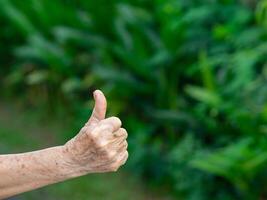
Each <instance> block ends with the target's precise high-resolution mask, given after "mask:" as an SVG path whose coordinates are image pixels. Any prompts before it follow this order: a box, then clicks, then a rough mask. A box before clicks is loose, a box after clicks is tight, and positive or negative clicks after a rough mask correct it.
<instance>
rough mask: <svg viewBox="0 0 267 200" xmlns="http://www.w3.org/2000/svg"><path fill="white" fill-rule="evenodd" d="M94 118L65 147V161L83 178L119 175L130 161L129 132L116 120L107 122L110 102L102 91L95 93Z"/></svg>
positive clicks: (112, 118) (109, 119)
mask: <svg viewBox="0 0 267 200" xmlns="http://www.w3.org/2000/svg"><path fill="white" fill-rule="evenodd" d="M94 99H95V107H94V110H93V113H92V116H91V117H90V119H89V120H88V122H87V123H86V124H85V126H84V127H83V128H82V129H81V130H80V132H79V134H78V135H76V136H75V137H74V138H73V139H71V140H70V141H68V142H67V143H66V144H65V145H64V146H63V152H64V157H65V158H66V160H67V162H68V163H69V164H71V166H73V167H75V168H77V169H78V170H79V171H81V172H82V173H83V174H87V173H94V172H110V171H117V170H118V168H119V167H120V166H121V165H123V164H124V163H125V162H126V160H127V158H128V152H127V146H128V144H127V141H126V138H127V131H126V130H125V129H124V128H121V125H122V124H121V121H120V119H119V118H117V117H110V118H107V119H105V115H106V108H107V102H106V98H105V96H104V94H103V93H102V92H101V91H100V90H96V91H95V92H94Z"/></svg>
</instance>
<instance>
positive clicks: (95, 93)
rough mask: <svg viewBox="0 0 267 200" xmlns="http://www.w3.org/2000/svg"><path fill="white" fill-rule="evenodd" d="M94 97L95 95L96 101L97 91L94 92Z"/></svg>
mask: <svg viewBox="0 0 267 200" xmlns="http://www.w3.org/2000/svg"><path fill="white" fill-rule="evenodd" d="M93 95H94V98H95V99H96V97H97V90H95V91H94V93H93Z"/></svg>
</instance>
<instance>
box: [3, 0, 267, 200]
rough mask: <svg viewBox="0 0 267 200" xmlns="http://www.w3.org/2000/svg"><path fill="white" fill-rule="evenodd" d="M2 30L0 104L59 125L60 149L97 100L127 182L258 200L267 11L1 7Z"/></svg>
mask: <svg viewBox="0 0 267 200" xmlns="http://www.w3.org/2000/svg"><path fill="white" fill-rule="evenodd" d="M0 27H1V29H0V41H1V42H0V81H1V82H0V83H1V96H2V99H5V101H10V102H13V104H18V105H20V106H22V107H24V108H27V109H28V110H33V111H34V112H38V113H39V112H40V113H42V116H47V117H46V118H49V119H51V116H53V117H54V118H57V119H60V120H61V121H64V122H66V121H67V122H68V123H66V124H68V128H66V129H65V130H64V131H63V134H62V135H60V136H58V137H59V138H60V139H61V141H62V140H64V141H65V140H67V139H69V138H71V137H72V136H74V135H75V133H76V132H77V131H78V130H79V128H80V126H81V124H83V123H84V122H85V121H86V119H87V118H88V116H89V115H90V108H92V106H93V101H92V98H91V97H90V95H91V92H92V91H93V90H94V89H102V90H103V91H104V93H105V94H106V96H107V98H108V103H109V107H108V110H109V115H116V116H119V117H120V118H121V119H122V121H123V122H124V126H125V127H126V128H127V130H128V132H129V152H130V158H129V161H128V163H127V167H126V168H127V171H128V173H130V176H138V177H140V179H141V178H142V181H143V182H144V183H145V184H149V185H152V186H153V188H164V190H167V191H170V193H172V194H173V196H174V197H175V198H177V199H189V200H202V199H203V200H204V199H222V200H227V199H265V198H267V137H266V134H267V125H266V122H267V101H266V99H267V84H266V83H267V82H266V81H267V1H266V0H259V1H256V0H254V1H253V0H239V1H234V0H154V1H152V0H150V1H149V0H135V1H130V0H110V1H108V0H98V1H91V0H77V1H70V0H68V1H67V0H65V1H64V0H24V1H19V0H10V1H8V0H2V1H0ZM53 117H52V118H53ZM10 134H11V133H10ZM14 138H15V137H14Z"/></svg>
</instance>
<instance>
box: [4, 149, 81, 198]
mask: <svg viewBox="0 0 267 200" xmlns="http://www.w3.org/2000/svg"><path fill="white" fill-rule="evenodd" d="M63 154H64V152H63V153H62V147H61V146H58V147H53V148H48V149H44V150H40V151H34V152H29V153H22V154H9V155H0V199H3V198H7V197H10V196H13V195H16V194H19V193H23V192H26V191H30V190H33V189H36V188H40V187H42V186H45V185H49V184H53V183H56V182H60V181H63V180H66V179H68V178H71V177H75V176H78V174H77V173H76V172H75V171H74V170H70V166H68V164H67V163H66V162H65V160H64V159H63Z"/></svg>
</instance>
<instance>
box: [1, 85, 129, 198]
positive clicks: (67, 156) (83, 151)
mask: <svg viewBox="0 0 267 200" xmlns="http://www.w3.org/2000/svg"><path fill="white" fill-rule="evenodd" d="M94 99H95V107H94V111H93V113H92V116H91V117H90V119H89V120H88V122H87V123H86V124H85V125H84V127H83V128H82V129H81V130H80V132H79V133H78V134H77V135H76V136H75V137H74V138H72V139H71V140H69V141H68V142H67V143H66V144H64V145H62V146H56V147H51V148H47V149H42V150H39V151H33V152H27V153H21V154H8V155H0V177H1V179H0V199H4V198H7V197H10V196H13V195H16V194H20V193H23V192H26V191H30V190H34V189H36V188H40V187H43V186H46V185H49V184H53V183H57V182H60V181H64V180H67V179H70V178H74V177H79V176H82V175H85V174H89V173H101V172H114V171H116V170H118V168H119V167H120V166H121V165H123V164H124V163H125V162H126V160H127V158H128V152H127V146H128V144H127V142H126V138H127V132H126V130H125V129H124V128H121V125H122V123H121V121H120V119H118V118H117V117H110V118H107V119H106V118H105V115H106V109H107V102H106V98H105V96H104V94H103V93H102V92H101V91H99V90H97V91H95V92H94Z"/></svg>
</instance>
